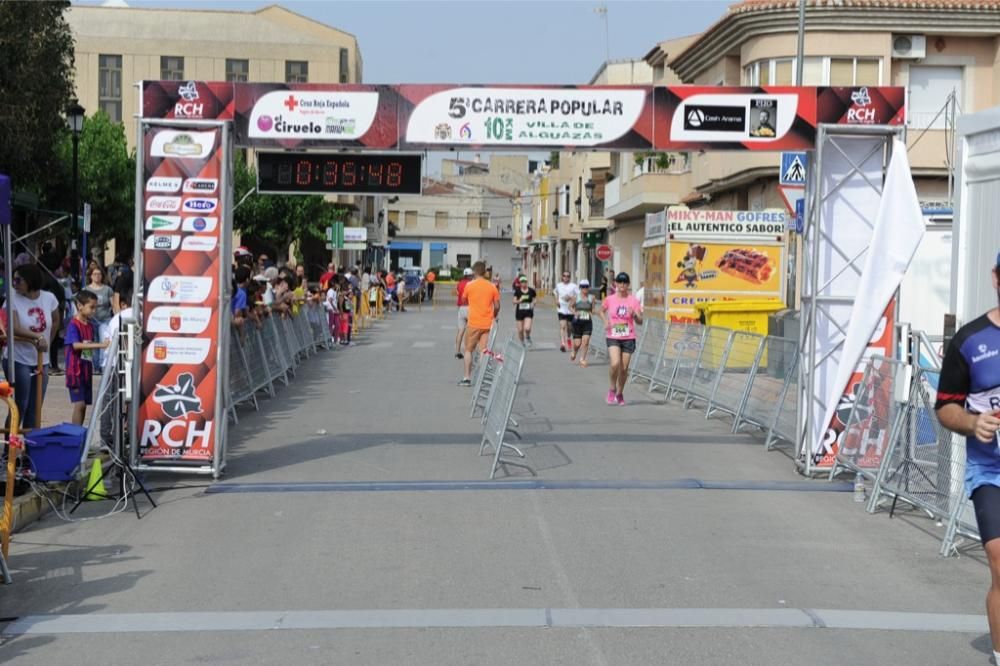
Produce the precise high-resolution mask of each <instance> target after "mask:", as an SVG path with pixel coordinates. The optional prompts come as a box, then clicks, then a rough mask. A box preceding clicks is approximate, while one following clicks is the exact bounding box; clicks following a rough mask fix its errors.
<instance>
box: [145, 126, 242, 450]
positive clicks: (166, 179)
mask: <svg viewBox="0 0 1000 666" xmlns="http://www.w3.org/2000/svg"><path fill="white" fill-rule="evenodd" d="M225 136H226V135H225V132H224V131H223V128H222V127H219V126H213V127H200V128H186V127H165V126H149V125H145V126H144V127H143V149H142V152H141V155H142V156H143V164H142V174H143V190H142V194H141V197H140V198H139V201H138V203H139V205H140V206H142V211H141V217H140V220H141V224H142V228H141V230H140V233H141V234H142V235H143V245H142V247H143V248H144V249H143V254H142V285H143V287H144V289H143V297H144V298H143V323H144V331H145V338H144V342H143V347H142V355H141V359H140V362H141V370H140V387H139V391H138V392H137V393H138V396H137V399H138V428H139V432H138V457H139V462H140V463H142V464H161V465H162V464H168V463H173V464H184V465H191V464H200V465H204V466H213V468H214V467H215V465H216V463H217V458H216V448H217V447H218V446H219V441H220V432H219V429H220V423H221V421H222V419H223V417H222V416H221V405H219V404H218V396H219V378H220V377H224V376H225V371H226V368H225V367H224V366H222V367H220V365H219V363H220V354H219V350H220V346H219V345H220V339H221V327H222V326H223V325H224V323H225V322H224V312H225V308H224V307H222V306H223V304H222V299H223V291H224V290H223V289H221V286H222V280H223V278H224V274H225V271H226V269H227V267H228V266H227V265H226V264H225V262H224V257H223V256H222V253H221V248H220V245H221V241H222V238H221V233H222V232H223V226H224V225H220V224H219V220H220V219H224V216H225V214H226V211H225V210H224V207H225V203H226V189H225V185H224V183H223V181H222V179H223V174H224V172H225V169H224V165H225V164H226V163H227V160H228V159H229V156H228V155H227V154H226V147H225V141H224V137H225ZM226 233H228V229H227V230H226Z"/></svg>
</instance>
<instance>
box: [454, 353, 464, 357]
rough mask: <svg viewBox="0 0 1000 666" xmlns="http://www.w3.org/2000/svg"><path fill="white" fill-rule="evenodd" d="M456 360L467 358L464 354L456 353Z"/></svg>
mask: <svg viewBox="0 0 1000 666" xmlns="http://www.w3.org/2000/svg"><path fill="white" fill-rule="evenodd" d="M455 358H465V356H464V355H462V354H457V353H456V354H455Z"/></svg>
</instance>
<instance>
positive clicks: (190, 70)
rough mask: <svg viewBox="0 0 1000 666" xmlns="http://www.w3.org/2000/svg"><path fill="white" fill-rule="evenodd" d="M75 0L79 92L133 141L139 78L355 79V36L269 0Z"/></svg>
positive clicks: (71, 13)
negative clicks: (140, 3) (183, 2)
mask: <svg viewBox="0 0 1000 666" xmlns="http://www.w3.org/2000/svg"><path fill="white" fill-rule="evenodd" d="M124 5H125V3H115V4H113V5H110V4H108V5H105V6H90V5H73V6H72V7H70V8H69V9H68V10H67V12H66V17H67V20H68V22H69V25H70V28H71V29H72V31H73V38H74V39H75V40H76V51H75V55H76V94H77V98H78V99H79V100H80V104H82V105H83V107H84V108H85V109H87V111H88V113H93V112H95V111H97V110H98V109H101V110H103V111H104V112H105V113H107V114H108V115H109V116H110V117H111V119H112V120H115V121H118V122H122V123H124V125H125V136H126V138H127V139H128V141H129V146H130V147H131V146H133V145H134V143H135V114H136V113H138V111H139V108H138V94H137V91H136V88H135V87H134V84H135V83H137V82H138V81H142V80H173V81H186V80H191V79H194V80H199V81H262V82H274V81H278V82H281V81H284V82H287V83H358V82H360V81H361V78H362V71H363V62H362V59H361V49H360V47H359V46H358V40H357V38H355V37H354V36H353V35H351V34H349V33H346V32H344V31H342V30H338V29H336V28H333V27H330V26H327V25H324V24H322V23H319V22H317V21H314V20H312V19H309V18H306V17H304V16H301V15H299V14H296V13H295V12H292V11H289V10H288V9H285V8H284V7H281V6H278V5H270V6H268V7H264V8H262V9H258V10H256V11H252V12H241V11H218V10H202V9H147V8H137V7H128V6H124Z"/></svg>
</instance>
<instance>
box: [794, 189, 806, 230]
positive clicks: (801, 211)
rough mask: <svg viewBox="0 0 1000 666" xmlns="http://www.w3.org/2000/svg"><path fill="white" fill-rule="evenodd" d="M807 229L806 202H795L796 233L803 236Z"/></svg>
mask: <svg viewBox="0 0 1000 666" xmlns="http://www.w3.org/2000/svg"><path fill="white" fill-rule="evenodd" d="M805 228H806V200H805V199H804V198H803V199H799V200H798V201H796V202H795V229H794V231H795V233H797V234H801V233H802V231H803V230H804V229H805Z"/></svg>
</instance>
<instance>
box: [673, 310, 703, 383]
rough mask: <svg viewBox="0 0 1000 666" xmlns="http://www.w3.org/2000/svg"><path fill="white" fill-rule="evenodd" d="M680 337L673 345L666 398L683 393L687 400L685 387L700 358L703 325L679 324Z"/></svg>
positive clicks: (696, 368) (689, 381) (695, 370)
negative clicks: (672, 359)
mask: <svg viewBox="0 0 1000 666" xmlns="http://www.w3.org/2000/svg"><path fill="white" fill-rule="evenodd" d="M677 327H678V328H679V329H680V335H681V338H680V340H678V341H677V342H675V343H674V345H673V350H674V352H675V354H674V363H673V368H672V369H671V372H670V380H669V381H668V382H667V385H666V389H667V400H668V401H669V400H670V399H671V398H673V397H674V394H679V393H683V394H684V399H685V402H686V401H687V389H688V386H690V384H691V380H692V378H693V377H694V374H695V372H697V370H698V360H699V359H700V358H701V350H702V346H703V345H704V342H705V327H704V326H702V325H700V324H679V325H678V326H677Z"/></svg>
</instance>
